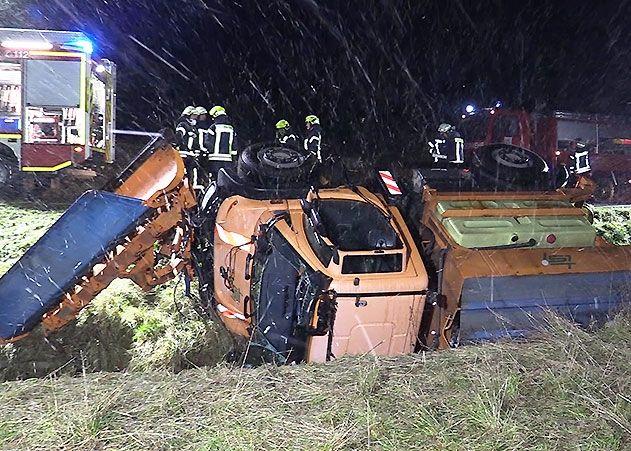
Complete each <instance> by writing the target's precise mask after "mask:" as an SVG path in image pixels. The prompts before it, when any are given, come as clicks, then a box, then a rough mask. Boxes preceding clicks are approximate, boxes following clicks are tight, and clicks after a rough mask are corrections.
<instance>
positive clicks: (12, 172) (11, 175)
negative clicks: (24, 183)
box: [0, 155, 18, 193]
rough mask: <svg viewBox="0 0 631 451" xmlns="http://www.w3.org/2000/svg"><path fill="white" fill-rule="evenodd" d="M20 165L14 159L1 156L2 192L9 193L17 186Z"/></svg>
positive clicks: (0, 178)
mask: <svg viewBox="0 0 631 451" xmlns="http://www.w3.org/2000/svg"><path fill="white" fill-rule="evenodd" d="M17 175H18V164H17V161H16V160H15V159H13V158H9V157H6V156H2V155H0V191H1V192H3V193H8V192H12V191H14V190H15V189H16V188H17V186H16V182H17Z"/></svg>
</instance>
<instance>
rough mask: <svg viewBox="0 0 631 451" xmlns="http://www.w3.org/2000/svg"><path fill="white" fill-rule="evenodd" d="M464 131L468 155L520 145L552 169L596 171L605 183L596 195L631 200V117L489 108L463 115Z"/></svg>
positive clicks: (601, 198) (593, 174)
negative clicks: (484, 148) (487, 148)
mask: <svg viewBox="0 0 631 451" xmlns="http://www.w3.org/2000/svg"><path fill="white" fill-rule="evenodd" d="M458 130H459V132H460V133H461V134H462V135H463V138H464V141H465V153H466V154H470V152H471V151H472V150H473V149H475V148H477V147H479V146H482V145H485V144H492V143H506V144H513V145H516V146H520V147H523V148H526V149H530V150H532V151H534V152H536V153H537V154H539V155H541V156H542V157H543V158H544V159H545V160H546V162H547V163H548V164H549V165H550V167H551V169H555V168H560V167H567V168H568V169H570V168H571V169H572V171H573V172H574V173H576V174H582V173H586V172H591V177H592V178H593V179H594V180H595V181H596V182H597V183H598V187H599V188H598V190H597V192H596V193H595V197H596V200H598V201H602V202H617V203H631V118H627V117H621V116H604V115H596V114H579V113H567V112H561V111H556V112H553V113H551V114H541V113H532V114H529V113H527V112H526V111H523V110H504V109H501V108H484V109H482V110H477V111H476V110H474V109H471V111H467V114H463V118H462V121H461V122H460V124H459V127H458ZM577 143H578V144H579V145H578V146H577ZM583 146H584V147H583Z"/></svg>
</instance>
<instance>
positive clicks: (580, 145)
mask: <svg viewBox="0 0 631 451" xmlns="http://www.w3.org/2000/svg"><path fill="white" fill-rule="evenodd" d="M574 142H575V143H576V148H577V149H584V148H585V147H587V144H585V141H583V140H582V139H581V138H576V139H575V140H574Z"/></svg>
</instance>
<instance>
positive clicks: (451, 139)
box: [429, 123, 464, 168]
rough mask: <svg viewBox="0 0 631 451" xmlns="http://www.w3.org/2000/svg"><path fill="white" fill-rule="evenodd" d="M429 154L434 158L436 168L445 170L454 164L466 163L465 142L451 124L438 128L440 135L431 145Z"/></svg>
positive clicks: (444, 124) (441, 125)
mask: <svg viewBox="0 0 631 451" xmlns="http://www.w3.org/2000/svg"><path fill="white" fill-rule="evenodd" d="M429 152H430V154H431V156H432V157H433V158H434V165H435V166H436V167H442V168H445V167H447V166H448V165H449V163H452V164H462V163H464V140H463V139H462V138H461V137H460V133H458V131H457V130H456V127H454V126H453V125H451V124H447V123H442V124H440V125H439V126H438V135H437V136H436V139H434V141H432V142H430V143H429Z"/></svg>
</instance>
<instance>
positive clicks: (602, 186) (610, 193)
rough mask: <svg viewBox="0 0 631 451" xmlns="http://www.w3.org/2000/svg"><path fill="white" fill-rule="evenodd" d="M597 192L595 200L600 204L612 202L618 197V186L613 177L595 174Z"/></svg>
mask: <svg viewBox="0 0 631 451" xmlns="http://www.w3.org/2000/svg"><path fill="white" fill-rule="evenodd" d="M594 180H595V181H596V190H595V191H594V200H595V201H596V202H598V203H609V202H612V201H613V199H614V197H615V196H616V184H615V183H614V181H613V180H612V178H611V175H602V174H595V175H594Z"/></svg>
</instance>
